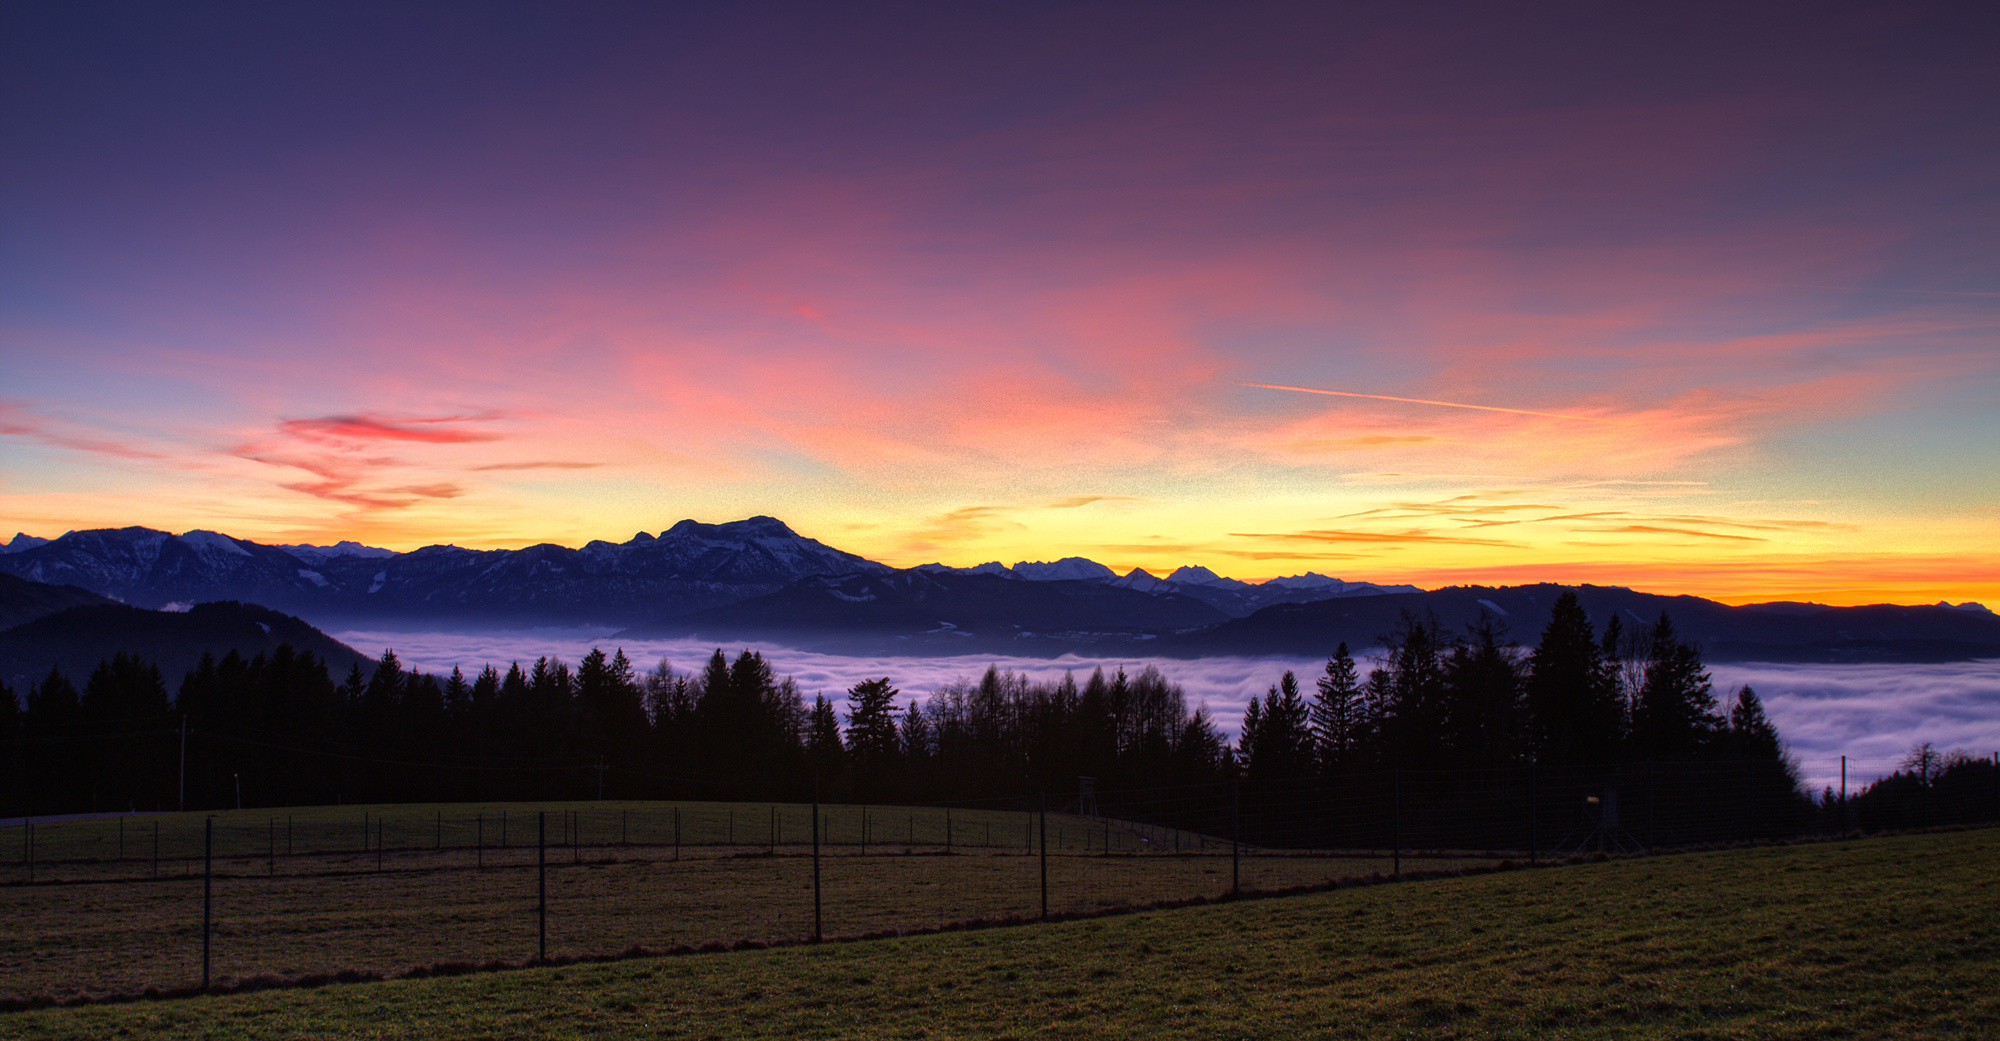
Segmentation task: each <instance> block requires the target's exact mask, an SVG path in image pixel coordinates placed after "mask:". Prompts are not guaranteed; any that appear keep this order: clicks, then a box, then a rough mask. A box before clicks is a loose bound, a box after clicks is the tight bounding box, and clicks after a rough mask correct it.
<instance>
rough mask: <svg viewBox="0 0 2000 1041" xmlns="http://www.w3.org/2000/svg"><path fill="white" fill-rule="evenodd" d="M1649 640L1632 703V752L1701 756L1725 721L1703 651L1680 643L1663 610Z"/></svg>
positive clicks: (1655, 755)
mask: <svg viewBox="0 0 2000 1041" xmlns="http://www.w3.org/2000/svg"><path fill="white" fill-rule="evenodd" d="M1648 639H1649V641H1650V644H1651V646H1650V648H1649V653H1648V655H1647V658H1646V672H1645V678H1644V680H1643V681H1642V682H1641V683H1640V686H1639V696H1638V698H1637V699H1636V700H1635V701H1634V702H1633V705H1632V739H1633V740H1632V745H1633V751H1634V752H1635V753H1636V754H1637V755H1638V756H1639V757H1640V758H1643V759H1673V760H1687V759H1696V758H1701V757H1703V756H1705V755H1707V754H1708V753H1709V752H1710V751H1712V750H1713V746H1714V744H1715V738H1716V736H1717V733H1718V731H1719V730H1720V729H1721V726H1722V723H1723V721H1722V720H1721V719H1719V718H1717V716H1716V712H1715V693H1714V691H1713V690H1712V689H1711V687H1710V684H1709V678H1708V671H1707V670H1706V669H1704V668H1703V667H1702V663H1701V651H1700V650H1699V649H1698V648H1696V647H1694V646H1693V645H1692V644H1687V643H1683V642H1681V639H1680V636H1679V635H1678V634H1677V633H1675V632H1674V623H1673V621H1672V619H1670V618H1668V617H1667V615H1666V614H1665V613H1664V612H1662V613H1661V615H1660V620H1659V621H1658V622H1655V623H1654V624H1653V627H1652V631H1651V632H1650V633H1649V634H1648Z"/></svg>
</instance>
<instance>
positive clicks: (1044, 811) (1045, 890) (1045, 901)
mask: <svg viewBox="0 0 2000 1041" xmlns="http://www.w3.org/2000/svg"><path fill="white" fill-rule="evenodd" d="M1041 800H1042V801H1041V812H1040V813H1039V814H1037V816H1038V817H1039V818H1040V820H1041V822H1042V917H1043V918H1047V917H1048V916H1049V793H1047V792H1043V793H1042V795H1041Z"/></svg>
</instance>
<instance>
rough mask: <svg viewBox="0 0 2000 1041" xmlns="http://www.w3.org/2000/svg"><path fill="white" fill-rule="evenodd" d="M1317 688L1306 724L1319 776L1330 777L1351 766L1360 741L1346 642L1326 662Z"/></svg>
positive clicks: (1356, 687)
mask: <svg viewBox="0 0 2000 1041" xmlns="http://www.w3.org/2000/svg"><path fill="white" fill-rule="evenodd" d="M1317 686H1318V694H1317V695H1315V696H1314V698H1313V703H1312V714H1311V720H1310V725H1311V730H1312V736H1313V750H1314V753H1315V754H1314V759H1315V761H1316V763H1317V765H1318V767H1319V773H1320V776H1322V777H1332V776H1334V775H1336V774H1338V773H1340V772H1341V771H1342V770H1344V769H1346V768H1347V767H1348V766H1349V765H1350V764H1351V763H1352V762H1353V759H1354V755H1355V752H1356V750H1357V749H1359V748H1360V746H1361V744H1362V741H1363V738H1364V733H1363V729H1362V715H1363V713H1362V709H1363V703H1362V702H1363V698H1362V691H1361V676H1360V673H1359V671H1358V670H1357V669H1356V668H1355V665H1354V656H1353V655H1352V654H1350V653H1349V652H1348V650H1347V643H1346V641H1342V642H1341V644H1340V646H1339V647H1337V648H1335V649H1334V652H1333V654H1332V655H1331V656H1330V657H1328V658H1327V659H1326V669H1325V671H1324V672H1323V673H1321V675H1320V677H1319V682H1318V684H1317Z"/></svg>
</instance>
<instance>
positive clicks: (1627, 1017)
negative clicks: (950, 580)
mask: <svg viewBox="0 0 2000 1041" xmlns="http://www.w3.org/2000/svg"><path fill="white" fill-rule="evenodd" d="M1102 859H1105V860H1111V859H1117V858H1102ZM1996 863H2000V831H1994V830H1990V829H1989V830H1984V831H1971V832H1955V833H1943V834H1933V835H1920V836H1902V837H1892V838H1878V839H1865V840H1853V841H1840V842H1827V843H1819V844H1807V845H1797V846H1772V847H1759V848H1752V849H1743V850H1731V851H1721V852H1706V853H1690V854H1682V855H1673V856H1658V857H1644V858H1635V859H1630V860H1614V861H1609V862H1604V863H1591V864H1577V865H1571V866H1566V867H1560V868H1549V869H1537V870H1519V871H1506V872H1498V873H1490V874H1482V875H1473V876H1467V877H1457V878H1447V879H1437V880H1430V881H1413V882H1407V883H1402V884H1392V885H1375V886H1363V887H1356V888H1342V889H1338V890H1334V891H1329V892H1323V893H1317V894H1313V895H1307V896H1294V897H1283V898H1275V899H1264V900H1245V901H1238V902H1230V903H1224V904H1214V905H1208V906H1200V907H1188V908H1182V909H1177V910H1168V911H1152V912H1146V913H1140V914H1132V915H1126V916H1120V917H1112V918H1097V919H1089V920H1082V921H1070V922H1058V923H1051V924H1037V925H1026V926H1016V927H1006V928H994V929H984V930H977V931H968V932H952V933H941V934H933V935H925V936H912V937H901V938H894V939H884V940H873V941H863V942H852V943H827V944H821V945H816V946H798V947H786V948H778V949H771V950H752V951H738V952H732V953H724V954H703V955H691V956H679V957H660V958H641V959H634V960H629V961H619V962H610V963H602V964H575V965H567V966H561V967H548V968H537V969H527V970H519V971H510V972H500V973H488V974H477V975H470V976H459V977H451V978H431V979H416V980H394V981H389V982H380V983H364V984H354V985H337V986H329V987H324V988H319V989H312V990H270V991H260V992H255V993H246V994H237V995H229V996H214V997H200V998H190V999H185V1000H174V1001H160V1002H138V1003H132V1004H122V1005H102V1006H89V1007H81V1008H73V1009H45V1010H37V1011H30V1012H18V1013H11V1014H8V1015H6V1017H5V1018H4V1019H0V1024H4V1026H0V1029H4V1031H5V1032H7V1033H9V1034H11V1035H13V1036H18V1037H23V1038H84V1037H89V1038H102V1037H123V1036H132V1037H140V1036H143V1037H185V1038H196V1037H202V1038H281V1037H282V1038H290V1037H323V1036H338V1037H377V1038H423V1039H426V1041H450V1039H459V1038H468V1039H469V1038H496V1037H531V1038H571V1037H671V1038H733V1037H765V1036H785V1037H803V1038H849V1037H894V1038H1009V1037H1011V1038H1029V1037H1053V1038H1110V1037H1121V1038H1123V1037H1147V1038H1153V1037H1167V1038H1181V1037H1185V1038H1191V1039H1192V1038H1200V1039H1211V1038H1286V1039H1291V1038H1299V1037H1332V1038H1340V1037H1560V1038H1653V1037H1658V1038H1828V1037H1853V1038H1913V1039H1914V1038H1984V1037H1992V1036H1996V1035H2000V987H1995V986H1994V985H1993V981H1994V980H1995V979H1996V978H2000V871H1996V870H1995V869H1994V865H1995V864H1996Z"/></svg>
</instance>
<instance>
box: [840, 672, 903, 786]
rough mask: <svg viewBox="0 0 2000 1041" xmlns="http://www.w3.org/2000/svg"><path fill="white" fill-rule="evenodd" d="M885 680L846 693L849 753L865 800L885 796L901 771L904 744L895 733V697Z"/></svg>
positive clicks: (869, 683)
mask: <svg viewBox="0 0 2000 1041" xmlns="http://www.w3.org/2000/svg"><path fill="white" fill-rule="evenodd" d="M898 693H900V692H899V691H897V690H896V688H895V687H894V686H892V685H891V684H890V682H889V677H887V676H884V677H882V678H881V679H879V680H862V681H861V682H860V683H857V684H855V685H854V686H852V687H849V688H848V689H847V704H848V716H847V753H848V756H849V758H850V759H852V760H853V764H854V774H855V782H856V784H857V786H858V790H859V794H860V796H861V797H862V798H863V799H867V800H871V801H872V800H875V799H879V798H881V797H883V796H884V795H886V794H887V793H888V791H889V789H890V786H891V785H892V784H893V783H894V780H895V778H896V775H897V773H898V771H899V766H900V762H899V761H900V759H901V755H900V754H899V753H900V752H901V750H902V749H901V747H900V746H901V741H899V740H898V738H899V736H900V735H899V734H898V733H897V730H896V695H897V694H898Z"/></svg>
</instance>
